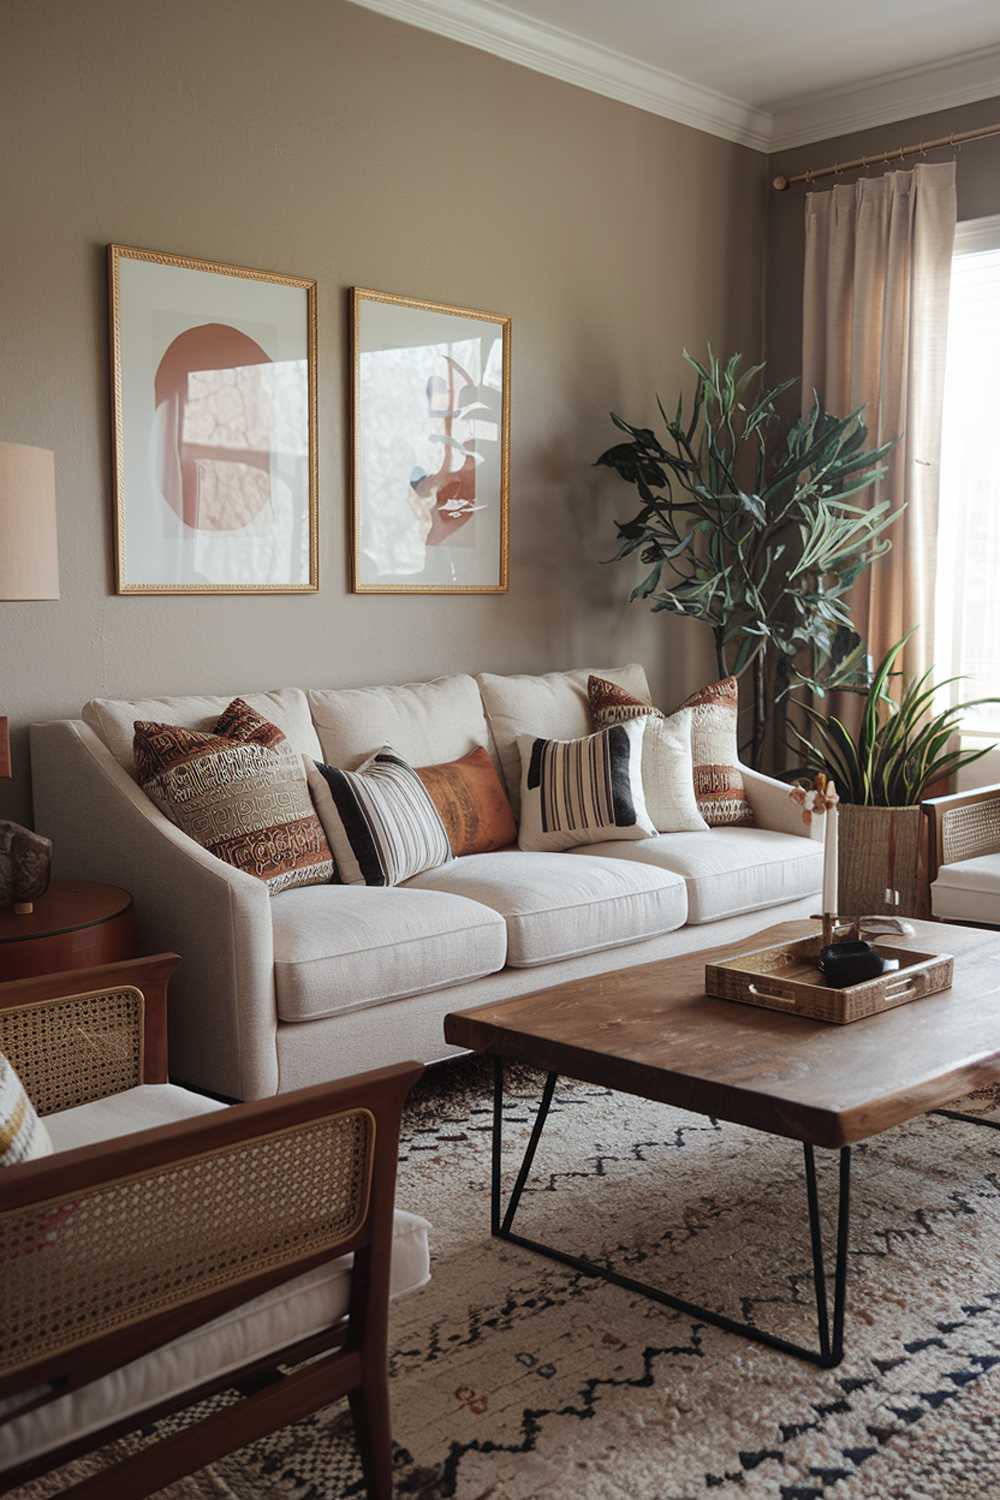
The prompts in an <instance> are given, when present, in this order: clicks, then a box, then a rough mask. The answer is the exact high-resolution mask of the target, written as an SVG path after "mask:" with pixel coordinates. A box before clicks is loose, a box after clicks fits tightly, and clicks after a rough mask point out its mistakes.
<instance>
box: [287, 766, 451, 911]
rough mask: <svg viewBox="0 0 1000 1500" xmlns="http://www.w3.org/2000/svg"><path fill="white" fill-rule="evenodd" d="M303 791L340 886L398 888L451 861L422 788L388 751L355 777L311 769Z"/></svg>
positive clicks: (350, 773)
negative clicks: (309, 790) (306, 791)
mask: <svg viewBox="0 0 1000 1500" xmlns="http://www.w3.org/2000/svg"><path fill="white" fill-rule="evenodd" d="M309 785H310V787H311V788H312V793H313V799H314V801H315V803H316V810H317V812H318V813H319V816H320V818H321V819H322V822H323V827H324V828H325V829H326V835H327V838H328V839H329V841H330V845H331V847H332V849H333V853H334V858H335V859H336V861H337V874H338V875H339V876H340V879H341V880H342V881H343V883H344V885H383V886H385V885H401V884H402V883H403V881H404V880H409V879H410V877H411V876H412V875H420V874H421V873H422V872H423V871H424V870H434V869H436V868H437V866H438V865H443V864H447V862H448V861H449V860H450V859H451V858H452V857H453V856H452V852H451V845H450V844H449V842H448V834H447V832H446V831H445V826H444V824H443V823H442V821H441V817H440V815H439V813H438V810H437V808H436V807H435V806H434V803H433V802H432V801H431V799H430V797H429V796H428V794H427V791H426V789H425V787H424V784H423V782H422V781H421V780H420V777H419V776H418V775H417V773H416V771H415V770H414V769H413V767H412V766H411V765H408V764H407V762H406V761H405V760H403V758H402V756H399V755H397V754H396V752H395V751H394V750H393V749H392V748H391V746H389V745H383V746H382V748H381V750H377V751H376V752H375V754H374V755H372V756H369V758H368V760H366V761H365V762H364V764H363V765H361V766H359V767H358V769H357V770H356V771H340V770H338V769H337V767H336V766H324V765H319V764H317V765H316V766H314V767H313V768H312V769H311V770H310V772H309Z"/></svg>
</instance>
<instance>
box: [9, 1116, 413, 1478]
mask: <svg viewBox="0 0 1000 1500" xmlns="http://www.w3.org/2000/svg"><path fill="white" fill-rule="evenodd" d="M221 1107H223V1108H224V1107H225V1106H221ZM429 1228H430V1226H429V1225H428V1223H427V1221H426V1219H421V1218H419V1217H418V1216H417V1215H416V1214H409V1213H404V1212H402V1211H401V1210H397V1211H396V1215H395V1218H394V1221H393V1240H392V1269H391V1272H390V1282H389V1290H390V1295H391V1296H393V1297H398V1296H400V1295H401V1294H402V1293H403V1292H409V1291H414V1290H416V1288H417V1287H420V1286H423V1285H424V1283H425V1282H426V1281H428V1280H429V1278H430V1252H429V1248H428V1230H429ZM350 1271H351V1257H350V1256H349V1255H347V1256H338V1257H337V1259H336V1260H331V1261H329V1262H328V1263H327V1264H326V1265H322V1266H319V1267H317V1268H315V1269H314V1270H312V1271H307V1272H306V1274H305V1275H304V1276H296V1277H295V1278H294V1279H293V1280H291V1281H286V1282H283V1283H282V1284H281V1285H280V1286H276V1287H272V1288H271V1290H270V1291H269V1292H265V1293H264V1294H263V1296H261V1297H255V1298H254V1299H253V1301H252V1302H245V1303H244V1304H243V1305H242V1306H241V1307H237V1308H234V1309H232V1310H231V1311H229V1312H227V1313H224V1314H223V1315H222V1317H219V1318H214V1319H213V1320H212V1322H211V1323H205V1324H203V1325H202V1327H200V1328H196V1329H193V1330H192V1331H191V1332H190V1333H186V1334H184V1335H183V1336H182V1337H181V1338H179V1339H175V1340H174V1341H173V1342H172V1343H170V1344H166V1345H164V1346H163V1348H161V1349H157V1350H156V1351H155V1352H154V1353H153V1354H148V1355H145V1356H143V1358H141V1359H137V1360H134V1361H133V1362H132V1363H131V1364H129V1365H125V1366H123V1368H122V1369H120V1370H115V1371H114V1372H113V1373H112V1374H110V1375H105V1376H104V1377H102V1379H100V1380H95V1381H92V1382H91V1383H90V1384H89V1385H85V1386H81V1387H80V1389H79V1390H77V1391H74V1392H72V1394H70V1395H67V1396H62V1397H60V1398H59V1399H58V1400H57V1401H53V1402H50V1403H49V1405H48V1406H42V1407H38V1408H37V1409H36V1410H35V1411H32V1412H27V1413H25V1415H24V1416H22V1417H15V1418H12V1419H9V1420H6V1421H3V1420H0V1470H2V1469H4V1468H7V1467H9V1466H11V1465H12V1464H13V1463H14V1462H15V1461H17V1462H19V1463H26V1462H27V1461H28V1459H30V1458H34V1457H35V1455H36V1454H40V1453H45V1452H47V1451H48V1450H50V1449H52V1448H56V1447H58V1446H59V1445H60V1444H62V1443H65V1442H67V1441H68V1440H69V1439H70V1438H81V1437H85V1436H86V1435H87V1434H89V1433H91V1432H94V1431H95V1430H96V1429H97V1428H100V1427H103V1426H105V1425H106V1424H107V1423H108V1422H111V1421H120V1420H121V1419H123V1418H129V1417H133V1416H136V1415H137V1414H138V1413H140V1412H142V1411H144V1410H146V1408H147V1407H150V1406H155V1405H158V1404H159V1403H160V1402H161V1401H167V1400H169V1399H171V1398H172V1397H174V1396H179V1395H182V1394H183V1393H184V1392H185V1391H187V1390H190V1389H191V1388H192V1387H194V1386H197V1385H199V1384H200V1383H201V1382H203V1381H206V1380H211V1379H215V1378H216V1377H218V1376H220V1375H225V1374H227V1373H228V1372H229V1371H230V1370H236V1369H238V1368H239V1367H240V1366H241V1365H245V1364H248V1363H249V1362H250V1361H251V1360H255V1359H261V1358H263V1357H264V1356H265V1355H267V1354H270V1353H272V1352H273V1351H274V1350H277V1349H282V1348H284V1347H285V1346H286V1345H288V1344H292V1343H295V1342H296V1341H297V1340H299V1339H303V1338H308V1337H309V1335H310V1334H313V1333H319V1332H321V1330H322V1329H324V1328H328V1327H329V1326H330V1325H331V1324H332V1323H338V1322H340V1320H341V1319H342V1318H344V1317H346V1316H347V1311H348V1300H349V1297H350V1284H351V1277H350ZM15 1399H16V1398H8V1399H6V1400H5V1399H4V1398H0V1418H3V1417H4V1416H5V1415H7V1414H8V1413H10V1412H11V1411H12V1410H13V1409H14V1406H15Z"/></svg>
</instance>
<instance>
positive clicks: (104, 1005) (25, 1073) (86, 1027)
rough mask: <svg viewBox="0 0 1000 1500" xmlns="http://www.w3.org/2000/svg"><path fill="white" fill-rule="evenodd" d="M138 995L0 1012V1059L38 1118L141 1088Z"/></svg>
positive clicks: (114, 993) (70, 999)
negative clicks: (11, 1067)
mask: <svg viewBox="0 0 1000 1500" xmlns="http://www.w3.org/2000/svg"><path fill="white" fill-rule="evenodd" d="M144 1005H145V1001H144V1000H143V996H142V991H141V990H137V989H136V988H135V987H134V986H133V985H122V986H121V988H119V989H113V990H95V991H93V992H92V993H90V994H87V995H69V996H67V997H66V998H65V999H63V1000H38V1001H36V1002H35V1003H34V1004H33V1005H14V1006H11V1007H10V1009H9V1010H0V1052H4V1053H6V1055H7V1056H8V1057H9V1058H10V1060H11V1062H12V1063H13V1065H14V1067H15V1068H16V1069H17V1072H18V1073H19V1074H20V1076H21V1080H22V1082H23V1083H24V1087H25V1089H26V1090H27V1092H28V1097H29V1098H30V1100H31V1102H32V1104H33V1105H34V1106H35V1109H36V1110H37V1111H38V1113H39V1114H40V1115H51V1114H54V1113H55V1112H56V1111H57V1110H60V1109H72V1108H73V1107H74V1105H77V1104H87V1103H89V1101H90V1100H91V1099H103V1098H106V1097H107V1095H108V1094H120V1093H122V1092H124V1090H125V1089H131V1088H135V1086H136V1085H137V1084H140V1083H141V1082H142V1030H143V1008H144Z"/></svg>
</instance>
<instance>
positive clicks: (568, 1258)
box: [490, 1058, 851, 1369]
mask: <svg viewBox="0 0 1000 1500" xmlns="http://www.w3.org/2000/svg"><path fill="white" fill-rule="evenodd" d="M556 1080H557V1075H556V1074H555V1073H549V1074H548V1076H547V1077H546V1080H545V1088H544V1090H543V1092H542V1100H541V1104H540V1106H539V1110H538V1114H537V1116H536V1117H535V1123H534V1125H533V1126H532V1129H531V1135H530V1137H529V1140H528V1145H527V1147H526V1149H525V1153H524V1157H523V1158H522V1161H521V1165H520V1167H519V1168H518V1173H517V1178H516V1179H515V1182H514V1187H513V1189H512V1191H511V1195H510V1198H509V1200H508V1202H507V1206H506V1209H504V1208H503V1204H502V1192H501V1163H502V1159H503V1061H502V1059H501V1058H495V1059H494V1072H493V1161H492V1191H491V1203H490V1222H491V1228H492V1232H493V1234H494V1235H495V1236H496V1237H497V1238H498V1239H502V1240H507V1241H509V1243H510V1244H512V1245H519V1246H520V1247H521V1249H523V1250H533V1251H534V1252H535V1253H536V1254H537V1255H545V1256H547V1257H548V1258H549V1259H550V1260H555V1261H558V1262H559V1263H560V1264H561V1265H564V1266H569V1267H570V1268H571V1269H573V1270H575V1271H579V1272H581V1273H582V1274H583V1275H585V1276H595V1277H599V1278H600V1279H602V1280H604V1281H610V1282H612V1283H613V1284H614V1285H615V1286H620V1287H622V1288H624V1290H625V1291H628V1292H632V1293H634V1294H636V1295H638V1296H641V1297H648V1298H650V1299H651V1300H652V1301H653V1302H660V1303H662V1304H663V1305H664V1306H665V1307H672V1308H674V1309H675V1311H677V1312H681V1313H684V1314H686V1315H687V1316H688V1317H691V1318H696V1319H697V1320H698V1321H699V1322H702V1323H710V1324H712V1326H713V1327H715V1328H721V1329H723V1330H724V1331H725V1332H726V1333H735V1334H738V1335H739V1336H740V1337H741V1338H745V1339H750V1340H751V1341H752V1342H753V1343H756V1344H764V1345H766V1346H767V1347H768V1348H769V1349H777V1350H779V1351H780V1352H781V1353H783V1354H791V1355H794V1356H795V1357H796V1358H798V1359H804V1360H808V1361H809V1363H810V1364H814V1365H819V1366H820V1368H821V1369H832V1368H833V1366H834V1365H838V1364H840V1361H841V1360H842V1359H843V1357H844V1310H845V1307H846V1302H847V1243H848V1234H849V1228H850V1188H851V1148H850V1147H849V1146H842V1147H841V1148H840V1171H839V1188H840V1192H839V1200H838V1205H837V1258H836V1266H835V1270H834V1282H833V1317H832V1319H831V1317H830V1311H829V1304H828V1299H827V1281H826V1270H825V1267H824V1261H823V1232H822V1224H821V1221H820V1212H819V1197H818V1193H817V1187H816V1162H815V1157H814V1154H813V1148H812V1146H808V1145H807V1146H804V1147H803V1150H804V1153H805V1173H806V1202H807V1206H808V1212H809V1234H810V1242H811V1246H812V1261H813V1283H814V1286H815V1292H816V1319H817V1324H818V1328H819V1348H818V1349H811V1348H808V1347H807V1346H806V1345H804V1344H797V1343H795V1342H794V1341H793V1340H790V1339H783V1338H779V1336H778V1335H777V1334H774V1333H768V1332H766V1330H764V1329H761V1328H756V1327H754V1325H753V1324H752V1323H745V1322H741V1321H740V1320H738V1319H736V1318H728V1317H726V1315H725V1314H724V1313H718V1312H713V1311H712V1309H711V1308H707V1307H700V1306H699V1305H698V1304H697V1303H696V1302H687V1301H685V1300H684V1299H683V1298H681V1297H674V1296H672V1295H671V1293H669V1292H665V1291H662V1290H661V1289H660V1288H659V1287H655V1286H650V1285H649V1284H648V1283H647V1282H644V1281H637V1280H636V1279H635V1278H634V1277H632V1276H625V1275H623V1274H622V1273H621V1272H620V1271H616V1270H614V1269H613V1268H612V1267H611V1266H602V1265H595V1264H594V1262H593V1261H589V1260H585V1259H584V1258H583V1257H582V1256H579V1255H571V1254H569V1253H568V1252H567V1251H565V1250H558V1249H556V1248H555V1246H553V1245H545V1244H543V1243H542V1242H541V1241H540V1240H533V1239H529V1238H528V1237H527V1236H526V1235H522V1234H515V1233H514V1230H513V1228H512V1225H513V1222H514V1215H515V1214H516V1213H517V1209H518V1205H519V1203H520V1201H521V1194H522V1193H523V1191H524V1185H525V1183H526V1182H527V1180H528V1175H529V1173H530V1171H531V1166H532V1163H533V1161H534V1158H535V1152H536V1150H537V1149H538V1142H539V1140H540V1138H541V1134H542V1130H543V1128H544V1126H545V1120H546V1117H547V1115H548V1112H549V1106H550V1105H551V1103H552V1096H553V1093H554V1092H555V1086H556Z"/></svg>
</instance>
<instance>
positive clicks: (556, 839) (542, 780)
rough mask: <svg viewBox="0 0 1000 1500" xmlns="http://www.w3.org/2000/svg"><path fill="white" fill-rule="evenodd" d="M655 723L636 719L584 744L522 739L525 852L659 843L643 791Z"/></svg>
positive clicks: (527, 736) (521, 841)
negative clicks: (649, 728) (646, 739)
mask: <svg viewBox="0 0 1000 1500" xmlns="http://www.w3.org/2000/svg"><path fill="white" fill-rule="evenodd" d="M649 722H650V720H649V717H648V716H645V717H643V718H639V719H630V720H629V721H628V722H627V723H625V724H612V726H611V727H610V729H599V730H598V731H597V733H596V734H588V735H587V736H585V738H583V739H580V740H543V739H539V738H537V736H535V735H530V734H522V735H519V736H518V740H517V748H518V750H519V751H520V753H521V826H520V830H519V833H518V845H519V847H520V848H522V849H544V850H560V849H576V848H579V846H580V845H581V844H603V843H605V842H607V841H608V840H611V839H648V838H652V837H654V835H655V833H656V829H655V828H654V827H653V824H652V823H651V822H650V819H649V814H648V813H647V811H646V799H645V796H644V794H643V788H642V739H643V733H644V731H645V728H646V725H647V724H648V723H649Z"/></svg>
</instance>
